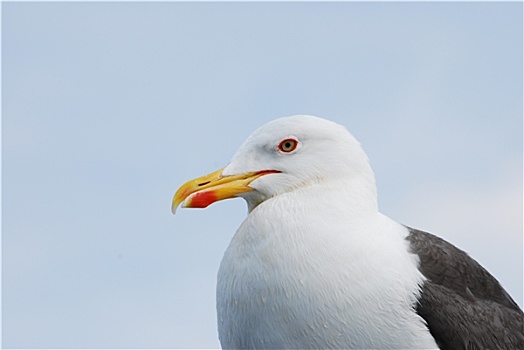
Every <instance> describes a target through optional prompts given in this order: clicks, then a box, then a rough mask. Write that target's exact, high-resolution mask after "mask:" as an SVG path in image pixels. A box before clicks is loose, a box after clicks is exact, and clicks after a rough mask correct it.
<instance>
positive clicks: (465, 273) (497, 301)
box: [406, 227, 524, 349]
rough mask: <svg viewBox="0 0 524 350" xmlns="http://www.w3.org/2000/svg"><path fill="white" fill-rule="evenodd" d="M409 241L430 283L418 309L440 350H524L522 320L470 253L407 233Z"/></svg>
mask: <svg viewBox="0 0 524 350" xmlns="http://www.w3.org/2000/svg"><path fill="white" fill-rule="evenodd" d="M408 229H409V232H410V233H409V235H408V236H407V237H406V239H407V240H408V241H409V242H410V247H411V251H412V252H413V253H415V254H417V255H418V256H419V257H420V266H419V269H420V271H421V272H422V274H423V275H424V276H425V277H426V278H427V281H426V282H425V283H424V285H423V286H422V293H421V297H420V298H419V301H418V305H417V312H418V314H419V315H420V316H421V317H422V318H424V320H426V322H427V324H428V328H429V331H430V332H431V334H432V335H433V337H434V338H435V340H436V341H437V344H438V345H439V347H440V348H441V349H524V314H523V312H522V310H521V309H520V308H519V306H518V305H517V303H515V301H514V300H513V299H512V298H511V296H510V295H509V294H508V293H507V292H506V291H505V290H504V288H502V286H501V285H500V283H499V282H498V281H497V280H496V279H495V277H493V276H492V275H491V274H490V273H489V272H488V271H486V269H484V268H483V267H482V266H480V264H479V263H477V262H476V261H475V260H473V259H472V258H471V257H470V256H469V255H468V254H467V253H466V252H464V251H462V250H460V249H458V248H457V247H455V246H454V245H452V244H451V243H449V242H446V241H445V240H443V239H441V238H438V237H436V236H434V235H432V234H430V233H427V232H423V231H419V230H415V229H412V228H409V227H408Z"/></svg>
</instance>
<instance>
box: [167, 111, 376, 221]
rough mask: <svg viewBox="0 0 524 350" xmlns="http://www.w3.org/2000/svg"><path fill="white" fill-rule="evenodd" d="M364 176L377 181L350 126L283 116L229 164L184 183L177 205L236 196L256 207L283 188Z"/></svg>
mask: <svg viewBox="0 0 524 350" xmlns="http://www.w3.org/2000/svg"><path fill="white" fill-rule="evenodd" d="M359 179H360V180H362V179H367V180H371V182H372V187H374V176H373V172H372V170H371V168H370V166H369V162H368V159H367V156H366V154H365V153H364V151H363V150H362V148H361V147H360V144H359V143H358V141H357V140H356V139H355V138H354V137H353V136H352V135H351V134H350V133H349V132H348V131H347V130H346V128H344V127H343V126H341V125H339V124H336V123H334V122H332V121H329V120H326V119H322V118H318V117H313V116H307V115H298V116H291V117H283V118H279V119H276V120H273V121H271V122H269V123H267V124H265V125H263V126H262V127H260V128H259V129H257V130H255V131H254V132H253V133H252V134H251V135H250V136H249V137H248V138H247V139H246V141H244V143H243V144H242V145H241V146H240V148H239V149H238V151H237V152H236V154H235V155H234V156H233V158H232V159H231V162H230V163H229V164H228V165H227V166H226V167H224V168H222V169H219V170H217V171H215V172H213V173H211V174H208V175H205V176H202V177H199V178H196V179H193V180H190V181H188V182H186V183H185V184H184V185H182V186H181V187H180V188H179V189H178V191H177V192H176V194H175V196H174V198H173V202H172V211H173V213H174V212H175V210H176V208H177V207H178V206H179V205H180V204H182V206H183V207H190V208H205V207H207V206H208V205H210V204H212V203H214V202H216V201H219V200H222V199H227V198H232V197H243V198H244V199H246V201H247V202H248V206H249V208H250V211H251V210H252V209H253V208H254V207H256V206H257V205H258V204H260V203H262V202H263V201H265V200H267V199H269V198H272V197H274V196H277V195H279V194H281V193H284V192H290V191H294V190H296V189H299V188H303V187H305V186H309V185H314V184H318V183H324V182H332V181H338V183H347V182H348V181H349V182H351V181H359ZM341 180H342V181H341ZM346 180H347V181H346Z"/></svg>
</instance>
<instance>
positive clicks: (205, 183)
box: [198, 181, 211, 187]
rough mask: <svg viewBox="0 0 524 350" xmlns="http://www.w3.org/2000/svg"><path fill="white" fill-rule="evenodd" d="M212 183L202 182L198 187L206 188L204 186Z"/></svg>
mask: <svg viewBox="0 0 524 350" xmlns="http://www.w3.org/2000/svg"><path fill="white" fill-rule="evenodd" d="M210 182H211V181H206V182H202V183H201V184H198V187H200V186H204V185H207V184H208V183H210Z"/></svg>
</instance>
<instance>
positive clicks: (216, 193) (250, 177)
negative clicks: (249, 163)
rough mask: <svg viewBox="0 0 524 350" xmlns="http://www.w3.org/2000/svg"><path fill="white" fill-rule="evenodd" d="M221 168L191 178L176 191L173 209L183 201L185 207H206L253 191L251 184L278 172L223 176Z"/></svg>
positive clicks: (173, 210) (269, 171)
mask: <svg viewBox="0 0 524 350" xmlns="http://www.w3.org/2000/svg"><path fill="white" fill-rule="evenodd" d="M222 170H224V168H222V169H219V170H217V171H215V172H213V173H211V174H208V175H205V176H202V177H199V178H196V179H193V180H189V181H188V182H186V183H185V184H183V185H182V186H180V188H179V189H178V191H176V193H175V196H174V197H173V203H172V205H171V211H172V212H173V214H175V212H176V209H177V208H178V206H179V205H180V203H182V207H183V208H205V207H207V206H208V205H210V204H212V203H214V202H217V201H220V200H223V199H227V198H232V197H235V196H237V195H239V194H241V193H246V192H249V191H252V190H253V189H252V188H251V187H249V184H250V183H251V182H253V181H254V180H255V179H258V178H259V177H261V176H263V175H267V174H272V173H278V172H279V171H276V170H262V171H255V172H250V173H245V174H240V175H231V176H223V175H222Z"/></svg>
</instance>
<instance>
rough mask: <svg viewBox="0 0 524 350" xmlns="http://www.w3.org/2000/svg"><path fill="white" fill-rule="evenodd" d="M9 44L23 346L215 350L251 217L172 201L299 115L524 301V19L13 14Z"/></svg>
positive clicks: (334, 11) (345, 6)
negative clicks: (227, 277)
mask: <svg viewBox="0 0 524 350" xmlns="http://www.w3.org/2000/svg"><path fill="white" fill-rule="evenodd" d="M2 49H3V52H2V59H3V61H2V75H3V80H2V88H3V95H2V97H3V109H2V122H3V133H2V141H3V144H2V145H3V150H2V161H3V164H2V165H3V183H2V185H3V197H2V200H3V211H2V214H3V226H2V239H3V241H2V243H3V250H2V267H3V268H2V282H3V289H2V292H3V293H2V296H3V299H2V316H3V319H2V322H3V329H2V330H3V346H4V347H5V348H17V347H18V348H20V347H21V348H64V347H65V348H86V347H87V348H100V347H102V348H215V347H218V346H219V343H218V337H217V331H216V320H215V318H216V313H215V283H216V273H217V270H218V266H219V263H220V260H221V258H222V254H223V252H224V250H225V248H226V247H227V245H228V243H229V240H230V238H231V237H232V235H233V233H234V232H235V230H236V228H237V227H238V226H239V224H240V222H241V221H242V220H243V218H244V216H245V214H246V206H245V204H244V202H243V201H242V200H240V199H237V200H229V201H224V202H221V203H217V204H214V205H212V206H211V207H209V208H208V209H206V210H189V209H187V210H179V212H178V213H177V215H176V216H173V215H172V214H171V211H170V205H171V198H172V195H173V194H174V192H175V191H176V189H177V188H178V187H179V186H180V185H181V184H182V183H183V182H185V181H186V180H188V179H191V178H193V177H196V176H199V175H203V174H206V173H209V172H211V171H213V170H215V169H217V168H219V167H222V166H224V165H226V164H227V163H228V161H229V159H230V158H231V156H232V155H233V153H234V152H235V151H236V149H237V148H238V146H239V145H240V144H241V143H242V141H243V140H244V139H245V138H246V137H247V136H248V135H249V134H250V133H251V132H252V131H253V130H254V129H256V128H257V127H259V126H260V125H262V124H264V123H265V122H267V121H269V120H271V119H274V118H277V117H280V116H285V115H292V114H302V113H307V114H314V115H318V116H321V117H325V118H328V119H332V120H334V121H336V122H338V123H341V124H343V125H345V126H346V127H347V128H348V129H349V130H350V131H351V132H352V133H353V134H354V135H355V136H356V137H357V138H358V139H359V140H360V141H361V142H362V144H363V147H364V149H365V150H366V151H367V153H368V155H369V158H370V160H371V164H372V166H373V168H374V170H375V173H376V177H377V183H378V190H379V203H380V207H381V210H382V212H383V213H385V214H387V215H388V216H390V217H392V218H394V219H395V220H397V221H399V222H402V223H404V224H407V225H410V226H413V227H416V228H419V229H423V230H426V231H429V232H433V233H435V234H437V235H439V236H441V237H443V238H445V239H447V240H449V241H451V242H452V243H454V244H456V245H457V246H458V247H460V248H462V249H464V250H466V251H467V252H469V253H470V254H471V255H472V256H473V257H474V258H475V259H477V260H478V261H479V262H480V263H481V264H482V265H483V266H484V267H486V268H487V269H488V270H489V271H490V272H491V273H493V275H494V276H495V277H497V278H498V279H499V281H500V282H501V283H502V285H503V286H504V287H505V288H506V289H507V290H508V292H509V293H510V294H511V295H512V296H513V297H514V298H515V299H516V301H517V302H518V303H519V304H520V305H522V297H523V294H522V130H523V129H522V113H523V104H522V93H523V91H522V4H521V3H505V4H503V3H317V4H314V3H250V4H246V3H150V4H146V3H87V4H86V3H5V2H4V3H3V4H2Z"/></svg>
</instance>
